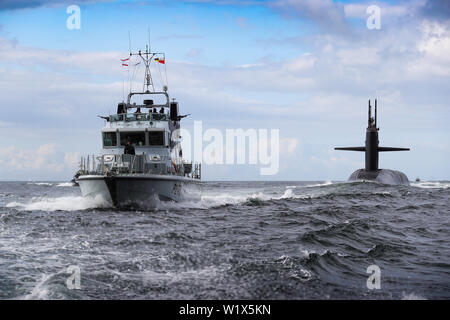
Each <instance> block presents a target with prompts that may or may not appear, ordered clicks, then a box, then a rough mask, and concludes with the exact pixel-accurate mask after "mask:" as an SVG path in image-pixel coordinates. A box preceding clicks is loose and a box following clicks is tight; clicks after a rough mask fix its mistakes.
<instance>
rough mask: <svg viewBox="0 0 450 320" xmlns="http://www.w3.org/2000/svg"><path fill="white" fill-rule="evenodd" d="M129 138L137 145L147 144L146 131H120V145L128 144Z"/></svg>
mask: <svg viewBox="0 0 450 320" xmlns="http://www.w3.org/2000/svg"><path fill="white" fill-rule="evenodd" d="M128 140H130V141H131V143H132V144H134V145H136V146H143V145H145V132H144V131H137V132H120V145H121V146H124V145H126V144H127V141H128Z"/></svg>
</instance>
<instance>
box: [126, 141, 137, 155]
mask: <svg viewBox="0 0 450 320" xmlns="http://www.w3.org/2000/svg"><path fill="white" fill-rule="evenodd" d="M123 154H131V155H135V154H136V153H135V151H134V146H133V145H132V144H131V141H130V140H128V141H127V144H126V145H125V149H124V150H123Z"/></svg>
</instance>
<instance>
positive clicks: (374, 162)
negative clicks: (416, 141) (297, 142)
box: [334, 99, 409, 184]
mask: <svg viewBox="0 0 450 320" xmlns="http://www.w3.org/2000/svg"><path fill="white" fill-rule="evenodd" d="M378 131H379V128H378V127H377V100H376V99H375V110H374V117H372V106H371V104H370V100H369V110H368V125H367V129H366V145H365V146H364V147H339V148H334V149H335V150H346V151H360V152H365V156H366V165H365V169H360V170H357V171H355V172H354V173H353V174H352V176H350V180H353V178H358V177H359V178H364V179H367V180H380V177H381V176H383V175H384V174H381V171H386V172H385V173H387V171H390V172H391V173H393V175H394V176H400V175H401V176H404V177H402V178H400V179H399V181H400V180H401V181H403V182H402V184H403V183H404V180H406V181H407V177H406V175H404V174H403V173H401V172H398V171H393V170H388V169H379V167H378V153H379V152H386V151H409V148H397V147H380V146H379V140H378ZM362 171H364V172H362Z"/></svg>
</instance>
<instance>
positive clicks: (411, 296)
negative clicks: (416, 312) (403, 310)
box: [402, 292, 427, 300]
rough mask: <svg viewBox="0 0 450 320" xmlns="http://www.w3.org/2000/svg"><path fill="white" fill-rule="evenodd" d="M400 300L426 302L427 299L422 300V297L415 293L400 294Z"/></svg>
mask: <svg viewBox="0 0 450 320" xmlns="http://www.w3.org/2000/svg"><path fill="white" fill-rule="evenodd" d="M402 300H427V298H424V297H422V296H419V295H418V294H415V293H404V292H403V293H402Z"/></svg>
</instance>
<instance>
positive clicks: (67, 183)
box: [56, 182, 73, 187]
mask: <svg viewBox="0 0 450 320" xmlns="http://www.w3.org/2000/svg"><path fill="white" fill-rule="evenodd" d="M56 186H57V187H73V183H72V182H61V183H58V184H57V185H56Z"/></svg>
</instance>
